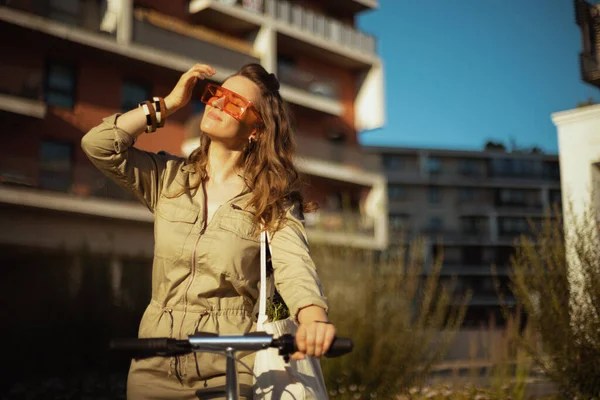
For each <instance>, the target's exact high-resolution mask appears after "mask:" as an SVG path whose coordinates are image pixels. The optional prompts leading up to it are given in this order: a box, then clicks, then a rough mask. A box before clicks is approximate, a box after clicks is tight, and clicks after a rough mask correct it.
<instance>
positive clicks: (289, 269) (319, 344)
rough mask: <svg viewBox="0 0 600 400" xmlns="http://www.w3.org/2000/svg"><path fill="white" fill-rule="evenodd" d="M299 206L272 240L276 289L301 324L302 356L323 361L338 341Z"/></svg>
mask: <svg viewBox="0 0 600 400" xmlns="http://www.w3.org/2000/svg"><path fill="white" fill-rule="evenodd" d="M300 214H301V212H300V210H299V209H298V206H294V207H292V208H290V210H288V212H287V221H286V224H285V226H284V228H282V229H281V230H279V231H277V232H276V233H275V234H273V235H272V238H271V249H272V253H271V260H272V265H273V274H274V278H275V286H276V287H277V290H278V292H279V293H280V294H281V296H282V297H283V300H284V301H285V303H286V305H287V306H288V308H289V309H290V315H292V316H293V317H294V318H295V320H296V321H297V322H298V323H299V327H298V332H297V333H296V343H297V345H298V350H299V353H296V354H294V355H293V357H292V358H294V359H302V358H304V355H310V356H315V357H320V356H321V355H323V354H324V353H325V352H327V350H328V349H329V346H330V345H331V342H332V340H333V338H334V337H335V327H334V326H333V324H331V323H329V320H328V318H327V309H328V305H327V299H326V297H325V295H324V293H323V289H322V287H321V283H320V281H319V277H318V275H317V269H316V267H315V264H314V262H313V260H312V258H311V256H310V252H309V248H308V241H307V238H306V231H305V229H304V225H303V224H302V221H301V219H300Z"/></svg>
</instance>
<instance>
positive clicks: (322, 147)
mask: <svg viewBox="0 0 600 400" xmlns="http://www.w3.org/2000/svg"><path fill="white" fill-rule="evenodd" d="M296 143H297V147H298V155H299V156H300V157H302V158H311V159H317V160H320V161H325V162H330V163H333V164H337V165H338V166H341V167H347V168H352V169H355V170H360V171H366V172H376V173H381V172H382V168H381V160H380V158H379V155H377V154H373V153H366V152H363V151H361V149H360V148H359V147H352V146H348V145H343V144H335V143H331V142H330V141H327V140H325V139H319V138H314V137H310V136H308V135H303V134H299V135H296Z"/></svg>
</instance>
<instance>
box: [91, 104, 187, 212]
mask: <svg viewBox="0 0 600 400" xmlns="http://www.w3.org/2000/svg"><path fill="white" fill-rule="evenodd" d="M119 115H120V114H114V115H111V116H110V117H107V118H104V119H103V120H102V123H101V124H100V125H98V126H96V127H94V128H92V129H91V130H90V131H89V132H88V133H87V134H86V135H85V136H84V137H83V138H82V140H81V147H82V148H83V151H84V152H85V154H86V155H87V156H88V158H89V159H90V161H91V162H92V164H94V165H95V166H96V167H97V168H98V169H99V170H100V171H102V172H103V173H104V174H105V175H106V176H108V177H109V178H111V179H113V180H114V181H115V182H117V184H119V185H120V186H122V187H124V188H125V189H127V190H129V191H130V192H131V193H132V194H133V195H135V196H136V197H137V198H138V199H139V200H140V201H141V202H142V203H143V204H144V205H145V206H146V207H148V209H149V210H150V211H151V212H154V209H155V207H156V203H157V201H158V198H159V196H160V192H161V189H162V182H163V176H164V175H165V171H166V170H167V168H168V166H169V164H172V163H173V162H178V161H181V160H182V159H179V158H178V157H174V156H170V155H166V154H165V155H163V154H160V153H159V154H155V153H151V152H147V151H143V150H139V149H136V148H134V147H133V144H134V142H135V139H134V137H133V136H132V135H130V134H128V133H127V132H125V131H124V130H122V129H120V128H118V127H117V125H116V122H117V118H118V117H119Z"/></svg>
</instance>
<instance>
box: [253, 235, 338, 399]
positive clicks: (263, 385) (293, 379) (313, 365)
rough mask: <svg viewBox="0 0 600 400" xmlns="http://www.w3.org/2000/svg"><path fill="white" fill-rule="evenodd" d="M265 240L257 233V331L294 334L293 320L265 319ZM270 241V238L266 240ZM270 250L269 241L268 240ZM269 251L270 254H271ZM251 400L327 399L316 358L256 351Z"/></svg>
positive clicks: (271, 349) (273, 333) (264, 236)
mask: <svg viewBox="0 0 600 400" xmlns="http://www.w3.org/2000/svg"><path fill="white" fill-rule="evenodd" d="M267 239H268V234H267V233H266V231H263V232H262V233H261V235H260V296H259V312H258V324H257V330H258V331H265V332H267V333H268V334H270V335H273V336H274V337H279V336H281V335H283V334H286V333H289V334H293V335H295V334H296V329H297V327H296V323H295V322H294V321H293V320H292V319H291V317H290V318H287V319H283V320H279V321H273V322H268V318H267V248H266V246H267ZM269 242H270V241H269ZM269 249H270V243H269ZM271 254H272V253H271ZM254 375H255V376H256V378H255V382H254V399H257V400H258V399H260V400H278V399H284V400H327V399H328V396H327V388H326V387H325V382H324V380H323V371H322V370H321V363H320V361H319V359H317V358H313V357H307V358H306V359H304V360H298V361H295V360H290V362H289V363H287V364H286V362H285V361H284V360H283V357H281V356H280V355H279V352H278V350H277V349H275V348H269V349H266V350H260V351H259V352H257V353H256V360H255V361H254Z"/></svg>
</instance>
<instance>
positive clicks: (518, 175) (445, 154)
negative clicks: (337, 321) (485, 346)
mask: <svg viewBox="0 0 600 400" xmlns="http://www.w3.org/2000/svg"><path fill="white" fill-rule="evenodd" d="M369 150H370V151H372V152H376V153H379V154H381V155H382V158H383V162H384V166H385V171H386V175H387V178H388V207H389V213H390V221H389V235H390V244H391V245H392V246H393V245H394V244H395V243H396V244H397V243H400V242H401V241H403V240H405V239H406V238H409V239H410V238H412V237H416V236H422V237H425V238H427V240H426V251H427V254H428V257H429V259H432V258H433V257H435V256H436V255H437V254H438V251H439V250H440V249H441V250H443V260H444V261H443V268H442V279H444V280H448V279H450V278H451V277H452V276H456V277H458V283H457V285H458V287H457V289H458V290H459V291H466V290H467V289H468V288H470V289H471V290H472V293H473V296H472V299H471V302H470V304H469V310H468V314H467V317H466V324H467V325H468V324H473V325H477V324H480V323H486V322H488V320H489V318H490V316H491V315H492V314H494V315H495V316H496V317H499V316H500V315H499V312H500V308H499V301H498V296H497V292H496V289H495V286H494V279H493V274H492V269H491V265H492V264H494V265H496V267H497V274H498V277H499V279H500V282H501V285H502V286H503V287H504V288H506V285H507V284H508V274H509V261H510V256H511V254H512V252H513V244H514V240H515V239H516V238H517V236H519V235H521V234H527V233H528V232H529V231H530V225H529V223H530V222H533V223H535V221H536V220H537V221H539V220H540V219H541V218H542V217H543V216H544V213H546V212H548V211H550V210H551V207H552V205H553V204H555V203H558V204H560V203H561V190H560V177H559V173H560V171H559V163H558V156H556V155H547V154H542V153H540V152H537V151H533V152H507V151H506V150H503V149H496V150H491V149H488V150H484V151H457V150H433V149H414V148H385V147H384V148H377V147H373V148H370V149H369ZM505 301H506V302H507V303H508V304H509V305H511V304H512V305H514V304H515V299H514V298H512V297H510V296H508V297H506V299H505ZM498 321H499V319H498Z"/></svg>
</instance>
